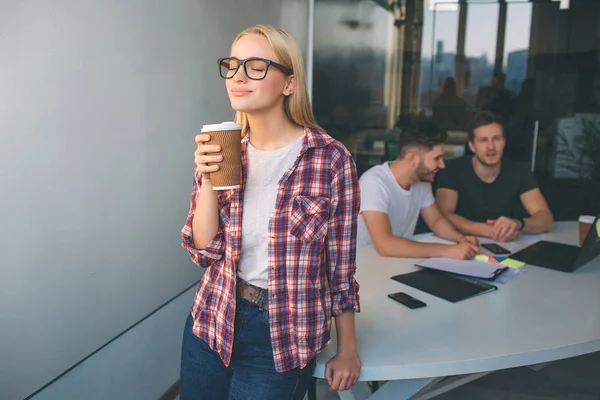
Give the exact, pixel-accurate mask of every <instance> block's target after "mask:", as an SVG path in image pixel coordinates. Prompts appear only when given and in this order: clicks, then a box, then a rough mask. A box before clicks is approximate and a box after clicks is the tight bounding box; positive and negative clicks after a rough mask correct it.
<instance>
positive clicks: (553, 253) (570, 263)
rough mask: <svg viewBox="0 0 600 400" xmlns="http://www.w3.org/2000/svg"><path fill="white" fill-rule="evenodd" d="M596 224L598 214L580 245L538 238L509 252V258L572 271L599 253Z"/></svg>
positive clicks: (599, 243)
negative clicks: (514, 251)
mask: <svg viewBox="0 0 600 400" xmlns="http://www.w3.org/2000/svg"><path fill="white" fill-rule="evenodd" d="M598 224H600V216H597V217H596V220H595V221H594V223H593V224H592V227H591V228H590V231H589V232H588V234H587V236H586V237H585V240H584V242H583V245H582V246H581V247H579V246H572V245H568V244H563V243H555V242H549V241H546V240H540V241H539V242H537V243H535V244H532V245H531V246H528V247H526V248H524V249H523V250H520V251H517V252H516V253H513V254H511V255H510V258H511V259H513V260H517V261H521V262H524V263H526V264H531V265H535V266H538V267H543V268H549V269H554V270H557V271H562V272H573V271H575V270H576V269H578V268H579V267H581V266H583V265H585V264H587V263H588V262H589V261H591V260H592V259H594V258H596V257H597V256H598V254H600V238H599V237H598V231H599V230H600V228H599V227H598Z"/></svg>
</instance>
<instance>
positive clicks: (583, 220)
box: [579, 215, 596, 246]
mask: <svg viewBox="0 0 600 400" xmlns="http://www.w3.org/2000/svg"><path fill="white" fill-rule="evenodd" d="M595 220H596V217H594V216H593V215H582V216H580V217H579V245H580V246H581V245H583V242H584V241H585V238H586V237H587V235H588V232H589V231H590V228H591V227H592V224H593V223H594V221H595Z"/></svg>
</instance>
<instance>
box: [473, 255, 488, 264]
mask: <svg viewBox="0 0 600 400" xmlns="http://www.w3.org/2000/svg"><path fill="white" fill-rule="evenodd" d="M475 261H481V262H485V263H486V262H488V261H490V258H489V257H488V256H486V255H485V254H477V255H476V256H475Z"/></svg>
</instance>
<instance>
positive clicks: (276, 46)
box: [233, 25, 322, 132]
mask: <svg viewBox="0 0 600 400" xmlns="http://www.w3.org/2000/svg"><path fill="white" fill-rule="evenodd" d="M252 34H255V35H261V36H264V37H265V38H266V39H267V40H268V41H269V44H270V45H271V49H272V50H273V54H274V55H275V60H273V61H275V62H277V63H279V64H281V65H284V66H286V67H288V68H290V69H291V70H292V73H293V75H294V79H295V86H294V92H293V93H292V94H291V95H289V96H286V98H285V99H284V100H283V108H284V112H285V115H287V117H288V118H289V120H290V121H292V122H293V123H295V124H297V125H300V126H304V127H308V128H315V129H322V128H321V127H320V126H319V125H318V124H317V121H316V120H315V116H314V114H313V112H312V108H311V106H310V100H309V98H308V87H307V84H306V73H305V71H304V61H303V59H302V52H301V51H300V48H299V47H298V44H297V43H296V41H295V40H294V38H293V37H291V36H290V35H289V34H288V33H287V32H284V31H283V30H281V29H278V28H275V27H274V26H271V25H254V26H252V27H250V28H248V29H245V30H244V31H242V32H240V33H239V34H238V35H237V37H236V38H235V40H234V41H233V43H234V44H235V42H237V41H238V40H239V39H241V38H242V37H244V36H246V35H252ZM235 122H237V123H238V124H240V125H242V131H243V132H245V131H246V130H247V129H248V128H249V126H248V116H247V114H246V113H244V112H240V111H237V112H236V113H235Z"/></svg>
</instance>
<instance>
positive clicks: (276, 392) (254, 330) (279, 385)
mask: <svg viewBox="0 0 600 400" xmlns="http://www.w3.org/2000/svg"><path fill="white" fill-rule="evenodd" d="M192 325H193V319H192V316H191V315H190V316H188V319H187V322H186V324H185V330H184V333H183V345H182V351H181V379H180V399H181V400H203V399H206V400H227V399H230V400H250V399H257V400H286V399H290V400H296V399H297V400H302V399H303V398H304V395H305V394H306V391H307V390H308V386H309V383H310V379H311V377H312V374H313V372H314V370H315V362H316V360H315V359H313V360H311V361H310V363H308V365H306V367H304V368H303V369H300V368H295V369H293V370H291V371H286V372H277V371H276V370H275V362H274V361H273V348H272V347H271V334H270V333H269V321H268V312H267V311H264V310H261V309H259V308H258V307H257V306H255V305H254V304H252V303H250V302H249V301H247V300H245V299H242V298H238V299H237V307H236V312H235V326H234V339H235V340H234V344H233V354H232V357H231V363H230V364H229V367H226V366H225V365H224V364H223V362H222V361H221V359H220V358H219V355H218V354H217V353H215V352H214V351H212V350H211V349H210V347H208V344H206V342H204V341H203V340H201V339H199V338H198V337H197V336H196V335H194V334H193V333H192Z"/></svg>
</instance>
